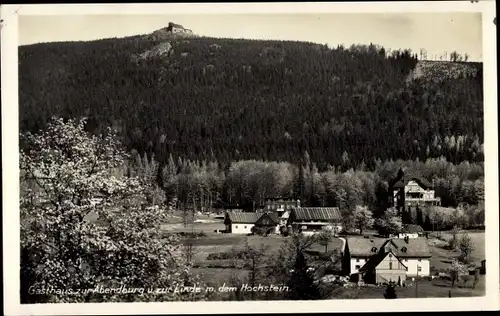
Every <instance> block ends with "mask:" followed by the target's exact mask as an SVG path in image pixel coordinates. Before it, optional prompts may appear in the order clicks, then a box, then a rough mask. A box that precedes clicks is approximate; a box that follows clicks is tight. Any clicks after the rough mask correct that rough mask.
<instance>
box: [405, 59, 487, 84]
mask: <svg viewBox="0 0 500 316" xmlns="http://www.w3.org/2000/svg"><path fill="white" fill-rule="evenodd" d="M478 72H479V69H478V67H477V65H475V63H466V62H447V61H431V60H422V61H419V62H418V63H417V65H416V67H415V69H413V70H412V71H411V72H410V73H409V74H408V77H407V81H408V82H409V81H412V80H415V79H423V80H427V81H432V82H442V81H445V80H453V79H459V78H465V77H468V76H472V77H475V76H476V75H477V74H478Z"/></svg>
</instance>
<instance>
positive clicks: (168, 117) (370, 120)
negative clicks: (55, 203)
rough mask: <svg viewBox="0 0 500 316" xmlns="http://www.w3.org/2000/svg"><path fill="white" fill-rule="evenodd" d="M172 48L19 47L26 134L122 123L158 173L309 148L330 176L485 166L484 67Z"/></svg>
mask: <svg viewBox="0 0 500 316" xmlns="http://www.w3.org/2000/svg"><path fill="white" fill-rule="evenodd" d="M170 42H171V45H172V50H173V53H172V54H170V55H169V56H166V55H164V56H157V57H152V58H146V59H139V60H137V58H135V57H134V56H137V55H139V54H141V53H143V52H145V51H148V50H152V49H153V48H154V47H155V46H156V45H159V44H161V43H162V42H161V41H158V40H153V41H151V40H146V39H144V38H141V37H133V38H128V39H127V38H125V39H107V40H99V41H92V42H66V43H45V44H36V45H29V46H23V47H20V49H19V62H20V65H19V67H20V71H19V74H20V75H19V77H20V84H19V86H20V111H19V112H20V128H21V130H22V131H31V132H36V131H38V130H40V129H43V128H44V126H45V125H46V123H47V121H48V120H49V119H50V117H51V116H53V115H56V116H60V117H64V118H78V117H88V123H89V124H88V129H89V130H90V131H92V132H95V133H96V134H98V133H99V132H102V131H105V130H106V128H107V127H109V126H111V127H113V128H115V129H117V130H118V131H119V136H120V137H121V138H122V140H123V143H124V145H125V146H127V148H128V149H129V150H132V149H135V150H137V151H138V152H140V153H141V154H144V153H147V154H148V155H152V154H154V155H155V159H156V160H157V161H158V162H159V163H160V165H161V166H163V165H165V164H167V162H168V159H169V156H170V155H173V156H175V157H185V159H188V160H207V161H212V160H216V161H218V162H219V163H220V164H221V165H224V166H229V165H231V162H232V161H240V160H252V159H256V160H259V159H262V160H266V161H289V162H291V163H294V164H300V161H301V159H302V156H303V154H304V151H308V153H309V155H310V156H311V158H312V160H313V161H315V162H316V164H317V167H318V169H319V170H320V171H325V170H327V169H328V166H329V165H335V166H337V165H340V164H342V163H343V164H344V165H345V168H355V167H356V166H357V165H359V164H361V162H363V161H364V163H365V164H366V166H367V168H368V169H370V170H373V169H374V167H375V161H374V158H376V159H380V160H382V161H386V160H390V159H393V160H397V159H402V160H415V159H417V158H418V159H420V160H421V161H424V160H426V159H428V158H439V157H445V158H446V159H447V161H450V162H453V163H455V164H459V163H460V162H462V161H470V162H481V161H482V160H483V159H484V157H483V137H484V132H483V109H482V106H483V101H482V100H483V96H482V91H483V83H482V65H481V64H478V63H467V65H468V66H467V67H469V68H473V69H477V71H476V72H471V73H464V74H463V75H461V76H457V77H455V76H449V77H446V78H445V79H446V80H440V81H439V82H435V81H433V80H431V78H425V77H423V78H418V79H414V80H407V79H408V75H409V74H410V73H411V72H412V70H413V69H415V66H416V64H417V63H418V58H417V57H418V56H417V54H416V53H412V52H411V51H409V50H397V51H391V52H388V51H386V50H385V49H384V48H383V47H380V46H377V45H373V44H371V45H353V46H351V47H343V46H341V45H339V46H338V47H333V48H331V47H327V46H326V45H319V44H314V43H303V42H292V41H257V40H255V41H253V40H236V39H216V38H204V37H200V38H190V39H182V38H178V39H172V40H171V41H170ZM214 44H216V46H214ZM472 73H475V75H473V74H472ZM62 87H64V88H62ZM21 145H22V144H21ZM344 153H345V154H346V156H347V157H348V158H349V159H348V160H344V158H345V156H344Z"/></svg>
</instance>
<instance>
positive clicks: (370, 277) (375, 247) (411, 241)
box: [343, 237, 431, 283]
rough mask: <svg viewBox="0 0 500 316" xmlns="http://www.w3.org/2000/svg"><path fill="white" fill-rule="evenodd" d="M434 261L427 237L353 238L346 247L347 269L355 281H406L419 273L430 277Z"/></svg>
mask: <svg viewBox="0 0 500 316" xmlns="http://www.w3.org/2000/svg"><path fill="white" fill-rule="evenodd" d="M430 258H431V253H430V250H429V246H428V245H427V242H426V240H425V239H424V238H408V237H406V238H404V239H399V238H391V239H381V238H376V239H371V238H359V237H353V238H348V239H347V241H346V244H345V247H344V261H343V265H344V266H343V270H344V272H345V274H347V275H349V276H350V277H351V280H352V281H353V282H365V283H384V282H388V281H387V280H392V281H394V282H398V281H399V280H401V282H404V281H405V280H406V279H407V278H408V277H415V276H417V274H418V276H429V275H430ZM392 270H395V271H392ZM403 271H404V276H403V273H402V272H403ZM383 280H385V281H384V282H381V281H383Z"/></svg>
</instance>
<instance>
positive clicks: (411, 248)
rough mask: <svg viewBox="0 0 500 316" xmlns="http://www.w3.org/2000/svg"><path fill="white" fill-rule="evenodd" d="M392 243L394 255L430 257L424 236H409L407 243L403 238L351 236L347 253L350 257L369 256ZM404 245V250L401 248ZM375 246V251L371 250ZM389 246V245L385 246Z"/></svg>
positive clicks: (348, 240)
mask: <svg viewBox="0 0 500 316" xmlns="http://www.w3.org/2000/svg"><path fill="white" fill-rule="evenodd" d="M391 244H392V245H393V247H394V249H393V252H394V255H395V256H397V257H403V258H404V257H408V258H413V257H431V252H430V250H429V246H428V245H427V241H426V240H425V238H411V239H409V240H408V243H407V242H406V241H405V240H404V239H398V238H394V239H382V238H374V239H366V238H359V237H353V238H348V239H347V245H348V247H349V253H350V255H351V256H352V257H370V256H372V255H374V254H376V253H378V252H380V251H381V249H382V251H384V247H386V246H390V245H391ZM403 247H406V252H404V251H403V250H402V249H403ZM372 248H376V252H373V251H372ZM387 248H389V247H387Z"/></svg>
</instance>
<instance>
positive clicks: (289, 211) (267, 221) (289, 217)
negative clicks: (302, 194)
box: [224, 197, 342, 235]
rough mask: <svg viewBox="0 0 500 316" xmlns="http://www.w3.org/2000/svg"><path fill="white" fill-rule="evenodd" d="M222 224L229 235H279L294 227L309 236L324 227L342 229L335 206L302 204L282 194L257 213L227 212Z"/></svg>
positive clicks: (335, 231) (271, 199) (267, 200)
mask: <svg viewBox="0 0 500 316" xmlns="http://www.w3.org/2000/svg"><path fill="white" fill-rule="evenodd" d="M224 224H225V226H226V232H227V233H232V234H251V233H254V232H256V231H260V232H264V233H265V234H271V233H276V234H279V233H281V232H283V231H287V232H289V231H291V230H293V231H300V232H302V233H303V234H305V235H311V234H314V233H317V232H320V231H322V230H324V229H329V230H332V231H334V233H339V232H341V231H342V218H341V215H340V211H339V208H338V207H302V206H301V205H300V200H298V199H290V198H282V197H278V198H268V199H266V205H265V207H264V208H263V209H261V210H258V211H256V212H242V211H231V212H227V213H226V216H225V218H224Z"/></svg>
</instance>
